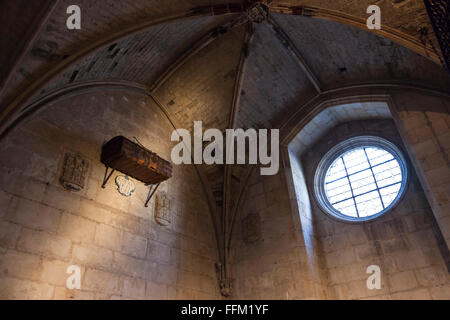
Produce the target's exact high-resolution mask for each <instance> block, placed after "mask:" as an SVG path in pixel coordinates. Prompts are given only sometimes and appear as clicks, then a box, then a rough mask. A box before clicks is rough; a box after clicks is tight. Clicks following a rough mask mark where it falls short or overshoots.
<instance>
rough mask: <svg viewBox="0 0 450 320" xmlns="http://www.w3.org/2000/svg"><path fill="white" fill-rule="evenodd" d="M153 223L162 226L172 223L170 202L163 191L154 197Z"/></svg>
mask: <svg viewBox="0 0 450 320" xmlns="http://www.w3.org/2000/svg"><path fill="white" fill-rule="evenodd" d="M155 221H156V222H157V223H158V224H160V225H162V226H167V225H169V224H170V222H171V221H172V217H171V213H170V200H169V197H168V196H167V193H166V192H165V191H161V192H159V193H158V194H157V195H156V201H155Z"/></svg>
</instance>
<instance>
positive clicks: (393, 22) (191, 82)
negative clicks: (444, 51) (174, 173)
mask: <svg viewBox="0 0 450 320" xmlns="http://www.w3.org/2000/svg"><path fill="white" fill-rule="evenodd" d="M373 2H374V1H371V0H354V1H349V0H334V1H328V0H323V1H322V0H315V1H308V0H279V1H277V0H274V1H270V0H267V1H263V3H264V4H263V5H258V3H259V2H258V1H239V0H227V1H223V0H134V1H119V0H105V1H92V0H78V1H76V4H77V5H79V6H80V8H81V12H82V29H81V30H68V29H67V28H66V27H65V23H66V19H67V16H68V15H67V13H66V8H67V7H68V6H69V5H71V4H74V3H73V1H69V0H59V1H50V0H41V1H26V0H17V1H5V2H2V4H1V5H0V12H2V21H3V25H4V28H3V29H2V30H1V34H0V35H1V38H0V47H1V48H2V49H1V53H0V62H1V63H0V65H1V69H0V83H1V88H0V112H1V117H0V126H1V133H2V134H3V133H4V132H5V130H6V129H8V128H9V127H10V125H11V124H14V123H15V122H14V121H15V120H16V119H20V115H21V112H22V111H23V110H26V107H27V106H29V105H33V103H34V102H35V101H39V99H43V98H45V97H46V96H48V95H49V94H50V95H51V94H53V93H54V92H58V91H60V90H63V89H64V88H70V87H71V86H72V87H73V86H79V87H82V86H83V85H86V84H88V83H89V84H92V85H93V86H95V84H96V83H97V84H102V83H103V84H107V83H109V84H114V83H115V84H118V83H120V84H124V85H125V84H126V85H127V86H130V87H132V86H135V87H139V88H141V89H143V90H145V91H146V92H147V93H148V95H149V96H150V97H151V99H153V100H154V102H155V103H157V104H158V105H159V106H160V107H161V108H162V109H163V110H164V111H165V112H166V114H167V115H168V117H169V118H170V120H171V122H172V123H173V124H174V125H175V126H177V127H183V128H189V129H190V128H191V127H192V125H193V121H194V120H202V121H203V122H204V128H205V127H208V128H213V127H214V128H219V129H221V130H225V129H226V128H233V127H242V128H251V127H253V128H260V127H262V128H278V127H280V125H281V124H283V123H284V122H286V120H287V119H289V117H290V115H291V114H292V113H293V112H294V111H295V110H296V109H297V108H298V107H299V106H301V105H303V104H304V103H305V102H306V101H308V100H309V99H311V98H313V97H314V96H316V95H317V94H319V93H321V92H325V91H328V90H332V89H336V88H341V87H344V86H350V85H355V84H363V83H364V84H368V83H389V84H392V83H402V84H416V85H420V86H431V87H434V88H437V89H440V90H444V91H448V89H449V88H450V77H449V75H448V74H447V73H446V72H445V70H444V69H443V67H442V66H441V65H440V63H439V54H440V53H439V51H437V50H438V49H436V44H435V39H434V38H433V35H432V32H431V25H430V23H429V20H428V16H427V13H426V10H425V7H424V4H423V2H422V1H420V0H403V1H402V0H395V1H388V0H382V1H375V2H376V4H377V5H379V6H380V7H381V10H382V29H381V30H380V31H374V32H372V31H369V30H367V28H366V27H365V21H366V19H367V17H368V14H367V13H366V9H367V7H368V6H369V5H371V4H373ZM255 3H256V4H255ZM5 12H16V13H17V15H15V16H14V17H13V16H7V15H6V14H5ZM424 28H425V29H424ZM421 30H422V31H423V30H430V32H429V34H428V37H424V36H423V32H421ZM249 170H251V169H249V168H248V167H245V166H240V167H228V166H198V171H199V175H200V177H201V180H202V182H203V184H204V186H205V190H206V193H207V196H208V199H209V201H210V203H211V210H212V215H213V220H214V221H215V224H216V226H218V227H217V230H218V231H217V232H218V234H217V236H218V237H219V238H220V239H221V240H220V241H219V242H220V244H219V251H220V254H219V255H220V256H221V260H222V261H223V262H226V259H227V255H228V250H229V245H230V238H231V235H230V234H231V231H232V227H233V221H234V219H235V218H236V214H237V209H236V208H238V206H239V202H240V201H241V199H242V193H243V192H244V191H243V190H245V183H246V181H247V179H246V177H248V172H249Z"/></svg>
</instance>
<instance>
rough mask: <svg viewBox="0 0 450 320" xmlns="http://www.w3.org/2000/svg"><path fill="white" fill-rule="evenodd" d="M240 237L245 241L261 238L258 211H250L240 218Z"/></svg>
mask: <svg viewBox="0 0 450 320" xmlns="http://www.w3.org/2000/svg"><path fill="white" fill-rule="evenodd" d="M242 238H243V240H244V242H246V243H252V242H255V241H258V240H259V239H261V219H260V217H259V214H258V213H250V214H248V215H247V216H246V217H245V218H244V219H242Z"/></svg>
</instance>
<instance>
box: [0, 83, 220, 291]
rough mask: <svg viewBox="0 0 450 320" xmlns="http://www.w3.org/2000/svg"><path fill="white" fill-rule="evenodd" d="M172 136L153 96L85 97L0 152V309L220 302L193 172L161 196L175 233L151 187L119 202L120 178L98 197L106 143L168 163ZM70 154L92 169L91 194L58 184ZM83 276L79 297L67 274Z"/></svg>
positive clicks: (178, 172) (68, 101)
mask: <svg viewBox="0 0 450 320" xmlns="http://www.w3.org/2000/svg"><path fill="white" fill-rule="evenodd" d="M171 132H172V129H171V127H170V125H169V122H168V121H167V119H166V118H165V117H164V115H163V114H162V112H161V111H160V110H159V109H158V108H157V107H156V106H155V105H154V104H153V102H152V101H151V100H149V99H148V98H147V97H146V96H144V95H141V94H140V93H137V92H133V91H129V90H128V91H125V90H109V91H108V90H106V91H100V92H95V93H94V92H93V93H83V94H79V95H76V96H71V97H67V98H65V99H61V100H59V101H56V102H53V103H51V105H49V106H48V107H47V108H45V109H44V110H42V111H40V112H39V113H38V114H36V115H35V116H33V117H32V118H31V119H29V120H27V121H26V122H24V123H22V124H21V125H20V126H18V127H16V128H15V129H14V130H13V131H12V132H11V133H10V134H9V135H8V136H7V138H6V139H5V140H4V141H2V144H1V146H0V179H1V180H0V208H1V209H0V298H1V299H128V298H133V299H179V298H183V299H215V298H220V295H219V293H218V292H219V291H218V287H217V280H216V275H215V269H214V263H215V262H216V261H217V249H216V248H215V241H214V235H213V228H212V225H211V219H210V215H209V210H208V206H207V202H206V198H205V196H204V193H203V190H202V187H201V185H200V182H199V179H198V177H197V174H196V172H195V170H194V168H193V167H192V166H175V167H174V172H173V177H172V178H171V179H170V180H168V181H166V182H164V183H162V184H161V186H160V188H159V189H158V192H157V195H158V193H159V192H160V191H166V192H167V194H168V196H169V199H170V212H171V220H172V221H171V223H170V224H169V225H168V226H166V227H164V226H161V225H159V224H157V223H156V222H155V219H154V201H155V200H154V199H152V200H151V203H150V206H149V207H148V208H145V207H144V201H145V199H146V196H147V191H148V189H147V187H145V186H144V185H143V184H142V183H140V182H138V181H134V182H135V185H136V191H135V193H134V194H132V195H131V196H130V197H124V196H121V195H120V194H119V193H118V192H117V188H116V186H115V183H114V179H115V176H116V175H117V174H114V175H113V176H112V177H111V180H110V181H109V183H108V184H107V185H106V188H105V189H102V188H101V183H102V180H103V175H104V166H103V165H102V164H101V163H100V161H99V157H100V148H101V145H102V143H103V142H106V141H107V140H109V139H110V138H112V137H114V136H116V135H124V136H126V137H128V138H130V139H132V138H133V137H137V138H138V139H139V141H140V142H141V143H142V144H143V145H145V146H147V147H148V148H149V149H151V150H152V151H154V152H156V153H158V155H160V156H161V157H163V158H165V159H170V150H171V147H172V145H171V142H170V134H171ZM64 150H71V151H74V152H79V153H81V155H82V156H83V157H84V158H86V159H87V160H88V161H89V162H90V169H89V173H88V177H87V179H86V185H85V188H84V190H82V191H80V192H70V191H66V190H64V189H63V188H62V187H61V185H60V184H59V183H58V176H59V172H60V166H61V157H62V155H63V152H64ZM70 265H77V266H79V267H80V268H81V276H82V277H81V278H82V282H81V290H69V289H66V279H67V278H68V277H69V274H66V270H67V268H68V267H69V266H70Z"/></svg>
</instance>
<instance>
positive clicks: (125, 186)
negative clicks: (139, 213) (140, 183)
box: [116, 175, 136, 197]
mask: <svg viewBox="0 0 450 320" xmlns="http://www.w3.org/2000/svg"><path fill="white" fill-rule="evenodd" d="M116 186H117V191H119V193H120V194H121V195H122V196H124V197H129V196H131V195H132V194H133V192H134V190H136V185H135V184H134V182H133V180H131V179H130V178H129V177H128V176H124V175H119V176H117V177H116Z"/></svg>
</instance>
